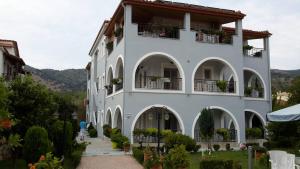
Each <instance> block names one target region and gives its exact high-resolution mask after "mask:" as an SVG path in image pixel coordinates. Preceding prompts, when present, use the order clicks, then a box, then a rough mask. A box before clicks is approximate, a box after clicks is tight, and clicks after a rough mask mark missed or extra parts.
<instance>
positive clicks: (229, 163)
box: [200, 160, 242, 169]
mask: <svg viewBox="0 0 300 169" xmlns="http://www.w3.org/2000/svg"><path fill="white" fill-rule="evenodd" d="M241 168H242V166H241V164H240V163H239V162H234V161H233V160H202V161H201V162H200V169H241Z"/></svg>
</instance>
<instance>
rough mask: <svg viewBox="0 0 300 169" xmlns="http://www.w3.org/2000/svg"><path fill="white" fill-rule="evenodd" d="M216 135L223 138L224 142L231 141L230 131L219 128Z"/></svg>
mask: <svg viewBox="0 0 300 169" xmlns="http://www.w3.org/2000/svg"><path fill="white" fill-rule="evenodd" d="M216 133H217V134H218V135H220V136H222V138H223V141H227V140H228V139H229V131H228V129H225V128H219V129H217V130H216Z"/></svg>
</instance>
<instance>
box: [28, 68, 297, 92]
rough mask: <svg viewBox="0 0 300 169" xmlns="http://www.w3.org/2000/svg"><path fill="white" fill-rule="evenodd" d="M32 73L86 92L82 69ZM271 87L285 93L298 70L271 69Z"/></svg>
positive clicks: (59, 85) (59, 88) (60, 88)
mask: <svg viewBox="0 0 300 169" xmlns="http://www.w3.org/2000/svg"><path fill="white" fill-rule="evenodd" d="M25 69H26V70H28V71H30V72H31V73H32V76H33V78H34V79H35V80H37V81H39V82H41V83H42V84H44V85H46V86H48V87H49V88H51V89H53V90H57V91H84V90H86V72H85V70H84V69H66V70H62V71H59V70H53V69H36V68H33V67H30V66H26V67H25ZM271 74H272V87H273V88H274V89H276V90H281V91H285V90H286V89H287V88H288V87H289V86H290V84H291V81H292V80H293V79H294V78H295V77H297V76H300V69H298V70H278V69H272V70H271Z"/></svg>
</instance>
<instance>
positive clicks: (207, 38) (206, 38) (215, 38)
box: [196, 31, 232, 44]
mask: <svg viewBox="0 0 300 169" xmlns="http://www.w3.org/2000/svg"><path fill="white" fill-rule="evenodd" d="M196 41H197V42H202V43H213V44H232V36H229V35H225V34H224V33H222V32H219V33H218V34H209V33H204V32H203V31H197V32H196Z"/></svg>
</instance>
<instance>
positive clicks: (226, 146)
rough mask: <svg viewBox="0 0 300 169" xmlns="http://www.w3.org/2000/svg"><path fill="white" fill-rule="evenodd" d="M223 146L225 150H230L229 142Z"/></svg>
mask: <svg viewBox="0 0 300 169" xmlns="http://www.w3.org/2000/svg"><path fill="white" fill-rule="evenodd" d="M225 148H226V150H227V151H230V150H231V148H230V144H229V143H227V144H226V145H225Z"/></svg>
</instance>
